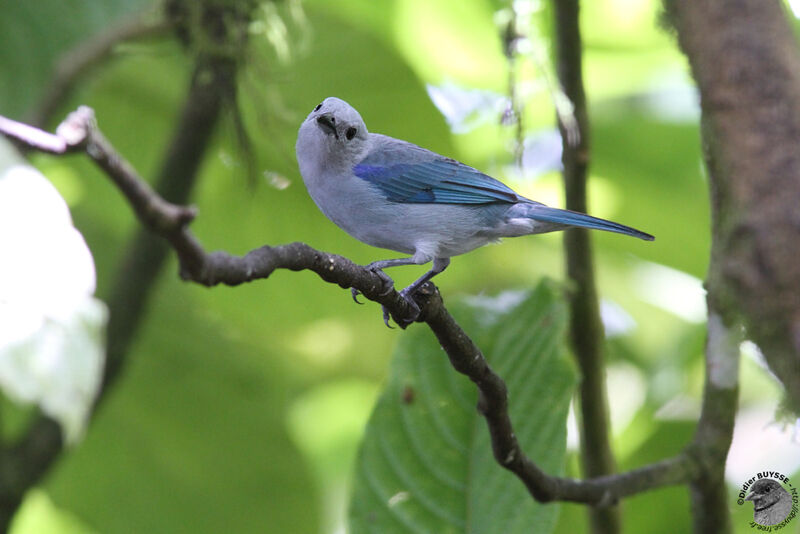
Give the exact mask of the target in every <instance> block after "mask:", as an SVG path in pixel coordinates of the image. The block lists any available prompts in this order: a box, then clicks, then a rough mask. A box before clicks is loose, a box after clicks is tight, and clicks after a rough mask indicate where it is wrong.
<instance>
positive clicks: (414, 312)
mask: <svg viewBox="0 0 800 534" xmlns="http://www.w3.org/2000/svg"><path fill="white" fill-rule="evenodd" d="M414 293H416V292H411V291H408V288H405V289H404V290H402V291H401V292H400V297H402V299H403V300H405V301H406V303H407V304H408V307H409V309H410V310H411V313H410V314H409V315H407V316H405V317H403V318H401V319H399V320H398V319H397V318H395V322H396V323H397V325H398V326H399V327H400V328H405V327H407V326H408V325H410V324H411V323H413V322H414V321H416V320H417V319H419V316H420V313H422V310H420V307H419V304H417V302H416V301H415V300H414V297H413V294H414ZM390 317H391V315H390V314H389V310H388V308H386V306H383V322H384V324H385V325H386V326H388V327H389V328H392V326H391V325H389V318H390Z"/></svg>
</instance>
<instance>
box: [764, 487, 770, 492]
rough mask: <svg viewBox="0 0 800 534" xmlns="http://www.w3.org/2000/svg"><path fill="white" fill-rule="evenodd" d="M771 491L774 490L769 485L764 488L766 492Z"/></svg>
mask: <svg viewBox="0 0 800 534" xmlns="http://www.w3.org/2000/svg"><path fill="white" fill-rule="evenodd" d="M770 491H772V488H770V487H769V486H767V487H766V488H764V492H765V493H769V492H770Z"/></svg>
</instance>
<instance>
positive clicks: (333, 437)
mask: <svg viewBox="0 0 800 534" xmlns="http://www.w3.org/2000/svg"><path fill="white" fill-rule="evenodd" d="M378 391H379V387H378V384H377V383H373V382H367V381H363V380H358V379H345V380H340V381H331V382H327V383H325V384H324V385H321V386H317V387H316V388H313V389H311V390H309V391H307V392H306V393H304V394H303V395H301V396H300V397H298V398H297V399H296V400H295V401H294V402H293V403H292V405H291V406H290V408H289V411H288V413H287V420H286V424H287V428H288V432H289V436H290V437H291V439H292V441H293V442H294V443H295V445H296V446H297V448H298V449H299V450H300V452H301V453H302V454H303V456H304V458H305V460H306V462H307V463H308V465H309V467H310V468H311V471H312V473H313V475H314V477H315V478H316V480H317V484H318V486H319V487H320V489H321V493H322V501H323V506H322V508H323V510H322V516H323V517H322V521H323V524H324V529H323V531H324V532H339V531H342V530H343V529H344V525H345V511H346V506H347V496H348V492H349V488H350V479H351V476H352V475H351V471H352V468H353V462H354V460H355V456H356V452H357V449H358V444H359V442H360V441H361V438H362V437H363V434H364V427H365V426H366V423H367V419H368V418H369V415H370V412H371V411H372V406H373V404H374V403H375V400H376V399H377V396H378Z"/></svg>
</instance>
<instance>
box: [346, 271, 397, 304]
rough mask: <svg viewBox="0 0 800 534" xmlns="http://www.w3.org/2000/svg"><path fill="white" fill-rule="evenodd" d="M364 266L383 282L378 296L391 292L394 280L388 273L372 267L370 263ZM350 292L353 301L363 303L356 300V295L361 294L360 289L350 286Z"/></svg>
mask: <svg viewBox="0 0 800 534" xmlns="http://www.w3.org/2000/svg"><path fill="white" fill-rule="evenodd" d="M366 268H367V269H369V270H370V271H372V272H373V273H375V274H377V275H378V278H380V279H381V282H382V283H383V291H382V292H380V293H379V294H378V295H379V296H381V297H385V296H386V295H388V294H389V293H391V292H392V290H393V289H394V280H392V278H391V277H390V276H389V275H388V274H386V273H385V272H383V271H382V270H381V269H378V268H376V267H373V266H372V264H370V265H367V266H366ZM350 294H351V295H352V296H353V300H354V301H355V303H356V304H364V303H363V302H361V301H360V300H358V296H359V295H360V294H361V291H359V290H358V289H356V288H354V287H351V288H350Z"/></svg>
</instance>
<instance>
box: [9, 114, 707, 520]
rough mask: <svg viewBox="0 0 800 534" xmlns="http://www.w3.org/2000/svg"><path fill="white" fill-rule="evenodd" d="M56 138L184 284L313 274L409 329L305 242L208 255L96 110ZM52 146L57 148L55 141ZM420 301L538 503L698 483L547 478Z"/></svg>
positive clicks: (483, 364)
mask: <svg viewBox="0 0 800 534" xmlns="http://www.w3.org/2000/svg"><path fill="white" fill-rule="evenodd" d="M3 124H4V123H2V122H0V133H4V134H6V135H10V136H12V137H14V138H16V139H17V140H18V141H21V142H23V143H26V142H27V139H26V137H25V135H23V134H22V133H21V131H20V130H19V129H18V128H12V129H11V131H8V130H7V129H4V128H3V126H2V125H3ZM5 124H7V123H5ZM58 132H59V133H58V134H57V135H55V136H52V137H54V138H56V137H57V138H60V139H61V140H62V141H63V146H64V149H63V150H62V151H60V152H55V153H68V152H74V151H78V150H83V151H85V152H86V154H87V155H88V156H89V157H90V158H91V159H92V160H94V161H95V162H96V163H97V164H98V165H99V166H100V167H101V168H102V169H103V170H104V171H105V172H106V173H107V174H109V177H110V178H111V179H112V180H113V181H114V183H115V184H117V186H118V187H119V188H120V190H121V191H122V193H123V194H124V195H125V197H126V199H127V200H128V202H129V203H130V204H131V206H132V208H133V209H134V211H135V212H136V214H137V216H138V217H139V220H140V222H141V223H142V224H143V225H144V226H145V228H147V229H148V230H149V231H150V232H152V233H154V234H156V235H158V236H160V237H162V238H164V239H166V240H167V241H168V242H169V243H170V244H171V245H172V248H173V249H174V250H175V251H176V253H177V255H178V260H179V263H180V274H181V277H182V278H183V279H184V280H190V281H193V282H196V283H199V284H202V285H206V286H214V285H217V284H226V285H231V286H233V285H238V284H241V283H244V282H250V281H253V280H257V279H261V278H268V277H269V276H270V275H271V274H272V273H273V272H274V271H275V270H276V269H289V270H293V271H299V270H304V269H305V270H311V271H313V272H315V273H317V274H318V275H319V276H320V278H322V279H323V280H325V281H327V282H331V283H335V284H338V285H339V286H341V287H343V288H348V287H354V288H356V289H358V290H359V291H360V292H361V293H362V294H363V295H364V296H365V297H366V298H368V299H369V300H372V301H375V302H378V303H380V304H382V305H383V306H386V308H387V309H388V310H389V311H390V313H391V314H392V316H393V317H394V318H395V320H396V322H398V324H400V325H401V326H402V325H406V324H407V323H406V319H405V318H406V317H408V316H410V315H411V313H412V310H411V309H410V308H409V306H408V304H407V303H406V301H405V299H403V298H401V297H400V295H399V294H398V293H397V291H394V290H392V291H391V292H389V293H384V289H383V281H382V280H381V278H380V277H379V276H378V275H376V274H375V273H374V272H372V271H370V270H368V269H366V268H365V267H362V266H360V265H356V264H355V263H353V262H352V261H350V260H348V259H347V258H344V257H342V256H338V255H335V254H329V253H326V252H322V251H319V250H316V249H313V248H311V247H310V246H308V245H306V244H304V243H291V244H288V245H281V246H277V247H269V246H264V247H260V248H257V249H255V250H253V251H251V252H249V253H247V254H246V255H244V256H234V255H231V254H228V253H226V252H211V253H207V252H205V250H204V249H203V248H202V246H201V245H200V243H199V241H198V240H197V239H196V238H195V237H194V235H193V234H192V233H191V231H190V230H189V228H188V224H189V222H190V221H191V219H192V218H193V216H194V210H193V209H191V208H186V207H182V206H179V205H176V204H172V203H170V202H167V201H166V200H164V199H163V198H161V197H160V196H159V195H158V194H157V193H156V192H154V191H153V190H152V189H151V188H150V187H149V186H148V185H147V184H146V183H144V181H143V180H142V179H141V178H140V177H139V176H138V175H137V174H136V172H135V170H134V169H133V168H132V166H131V165H130V164H128V163H127V162H126V161H125V160H124V159H123V158H122V157H121V156H120V155H119V154H118V153H117V152H116V151H115V150H114V149H113V147H112V146H111V145H110V144H109V143H108V141H107V140H106V139H105V138H104V137H103V136H102V134H101V133H100V132H99V130H98V128H97V125H96V124H95V121H94V117H93V113H92V111H91V109H89V108H85V107H82V108H80V109H78V111H76V112H74V113H73V114H71V115H70V116H69V117H68V118H67V120H66V121H65V123H64V125H62V127H60V128H59V130H58ZM40 135H43V136H45V137H47V136H50V134H46V133H45V132H37V134H36V136H33V137H32V138H31V139H30V141H31V143H29V144H28V146H29V147H30V148H36V144H37V141H36V138H35V137H38V136H40ZM50 141H53V143H52V144H56V143H55V140H54V139H50ZM47 146H51V145H50V144H48V145H47ZM51 152H52V151H51ZM420 300H421V308H422V313H421V314H420V316H419V318H418V321H420V322H425V323H427V324H428V326H429V327H430V328H431V330H432V331H433V332H434V334H435V335H436V337H437V338H438V339H439V342H440V343H441V344H442V347H443V348H444V349H445V351H446V352H447V355H448V357H449V358H450V361H451V363H452V365H453V367H454V368H455V369H456V370H457V371H458V372H460V373H463V374H465V375H466V376H468V377H469V378H470V379H471V380H472V381H473V382H474V383H475V385H476V386H477V387H478V389H479V392H480V402H479V409H480V411H481V413H482V414H483V416H484V417H485V419H486V422H487V425H488V427H489V432H490V435H491V441H492V448H493V452H494V456H495V459H496V460H497V462H498V463H499V464H500V465H501V466H503V467H505V468H506V469H508V470H510V471H511V472H513V473H514V474H515V475H516V476H517V477H518V478H519V479H520V480H521V481H522V482H523V483H524V484H525V486H526V487H527V488H528V490H529V492H530V493H531V495H532V496H533V497H534V498H535V499H537V500H539V501H543V502H547V501H555V500H566V501H574V502H581V503H588V504H592V505H596V506H609V505H612V504H613V503H615V502H616V501H617V500H618V499H620V498H622V497H625V496H628V495H632V494H634V493H638V492H641V491H646V490H649V489H654V488H658V487H663V486H667V485H673V484H680V483H685V482H687V481H688V480H690V479H691V478H692V477H693V474H694V472H695V460H694V459H693V457H692V456H690V455H687V454H681V455H678V456H676V457H675V458H672V459H668V460H664V461H661V462H658V463H655V464H653V465H650V466H646V467H643V468H640V469H636V470H633V471H630V472H627V473H622V474H619V475H609V476H603V477H597V478H593V479H590V480H586V481H580V480H573V479H569V478H562V477H551V476H548V475H547V474H546V473H544V472H543V471H542V470H541V469H539V468H538V467H537V466H536V464H534V463H533V462H532V461H531V460H530V459H529V458H528V457H527V456H526V455H525V454H524V452H523V451H522V450H521V448H520V446H519V443H518V441H517V438H516V435H515V433H514V429H513V426H512V423H511V419H510V416H509V413H508V399H507V389H506V385H505V383H504V382H503V380H502V379H501V378H500V377H499V376H498V375H497V374H496V373H495V372H494V371H493V370H492V369H491V367H489V364H488V362H487V361H486V359H485V357H484V356H483V354H482V353H481V351H480V349H478V347H477V346H476V345H475V344H474V342H473V341H472V340H471V339H470V338H469V336H468V335H467V334H466V333H465V332H464V331H463V330H462V329H461V327H460V326H459V325H458V324H457V323H456V322H455V320H454V319H453V317H452V316H451V315H450V314H449V313H448V312H447V310H446V309H445V307H444V303H443V302H442V299H441V297H440V295H439V293H438V291H437V290H436V287H435V286H434V285H433V284H432V283H428V284H426V285H425V286H424V287H423V291H422V292H421V295H420Z"/></svg>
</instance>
